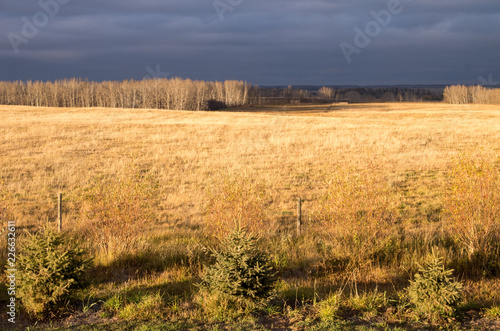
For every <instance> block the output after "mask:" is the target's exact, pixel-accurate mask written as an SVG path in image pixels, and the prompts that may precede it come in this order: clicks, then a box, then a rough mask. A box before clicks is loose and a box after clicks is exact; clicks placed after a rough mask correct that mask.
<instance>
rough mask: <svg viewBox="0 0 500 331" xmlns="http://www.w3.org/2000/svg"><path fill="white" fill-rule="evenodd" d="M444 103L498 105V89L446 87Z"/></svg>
mask: <svg viewBox="0 0 500 331" xmlns="http://www.w3.org/2000/svg"><path fill="white" fill-rule="evenodd" d="M443 97H444V101H445V102H448V103H452V104H467V103H480V104H496V105H498V104H500V89H498V88H487V87H483V86H479V85H477V86H464V85H453V86H447V87H446V88H445V89H444V92H443Z"/></svg>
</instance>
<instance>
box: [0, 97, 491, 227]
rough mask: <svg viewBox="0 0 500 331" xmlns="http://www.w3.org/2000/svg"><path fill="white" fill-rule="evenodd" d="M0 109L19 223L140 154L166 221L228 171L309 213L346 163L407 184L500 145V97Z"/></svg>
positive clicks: (8, 182) (0, 144)
mask: <svg viewBox="0 0 500 331" xmlns="http://www.w3.org/2000/svg"><path fill="white" fill-rule="evenodd" d="M0 114H1V118H2V121H1V122H0V133H1V134H0V155H1V159H0V178H1V180H2V181H3V185H5V187H6V188H7V190H8V191H9V192H11V193H12V194H13V195H14V196H15V199H17V200H19V201H23V200H28V201H25V202H22V205H23V209H20V210H19V211H20V212H21V211H23V212H24V213H25V216H24V217H21V215H18V217H19V218H20V219H19V218H18V219H19V221H21V222H29V221H30V222H31V221H33V220H34V218H35V219H36V218H37V217H38V219H39V220H41V221H45V219H44V218H46V216H45V215H46V212H47V211H50V210H54V211H55V207H54V202H55V199H56V195H57V193H58V192H62V193H64V194H65V195H68V194H69V195H71V192H73V191H74V190H75V189H76V188H79V187H81V186H83V185H85V184H86V183H87V182H88V181H89V179H91V178H92V177H95V176H96V175H98V174H103V173H104V174H113V173H115V172H119V171H120V169H122V168H123V167H124V165H126V164H127V163H128V162H130V161H131V160H134V161H135V162H136V163H137V164H139V165H140V167H143V168H144V169H150V170H154V171H157V173H158V174H159V179H160V184H161V192H162V194H163V197H162V204H163V206H162V209H163V212H162V215H163V218H164V219H163V220H164V221H165V220H167V218H168V219H171V220H182V221H191V222H198V221H200V220H201V219H202V217H203V216H202V209H201V205H202V199H203V190H204V188H205V187H206V186H207V185H208V184H209V183H210V182H211V181H213V180H214V178H216V176H218V174H220V173H221V172H227V173H229V174H232V173H240V174H242V173H243V174H245V176H250V177H252V178H255V179H256V180H258V181H260V182H262V183H264V185H265V187H266V189H267V190H268V191H269V193H270V195H271V197H272V202H271V203H270V210H273V211H275V212H286V211H290V212H291V211H294V208H295V198H296V197H302V198H303V199H304V200H305V205H304V212H305V213H307V212H308V211H310V210H312V209H314V203H315V200H316V199H317V198H318V195H320V194H322V193H323V190H324V188H325V176H328V175H329V173H330V172H331V171H332V169H334V167H335V166H338V165H340V166H346V165H347V166H351V167H364V166H366V165H367V164H368V163H371V165H372V166H374V167H375V168H377V169H378V170H379V171H380V173H381V174H383V175H384V176H387V177H388V178H390V180H393V181H395V182H397V181H398V177H399V176H401V175H402V174H405V173H407V172H426V171H427V172H428V171H432V172H440V171H445V170H446V169H447V167H448V166H449V164H450V161H451V160H452V158H453V157H455V156H457V154H459V153H461V152H464V151H469V150H471V151H477V150H478V149H481V150H482V151H483V152H484V153H486V154H492V155H498V153H499V151H500V109H499V107H498V106H478V105H448V104H442V103H381V104H352V105H342V106H335V105H320V106H297V107H262V108H249V109H237V110H236V111H234V112H179V111H165V110H142V109H141V110H136V109H125V110H122V109H79V108H78V109H68V108H33V107H25V106H1V107H0ZM66 199H68V200H70V198H67V197H66ZM19 203H21V202H19ZM68 213H69V215H68V216H67V217H69V219H68V222H71V220H70V219H71V210H69V211H68ZM50 215H51V216H52V215H53V212H52V214H50Z"/></svg>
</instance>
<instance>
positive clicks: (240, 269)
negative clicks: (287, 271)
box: [201, 230, 276, 301]
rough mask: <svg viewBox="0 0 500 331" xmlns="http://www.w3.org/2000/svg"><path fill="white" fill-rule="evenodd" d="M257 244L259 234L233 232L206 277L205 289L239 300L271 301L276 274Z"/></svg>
mask: <svg viewBox="0 0 500 331" xmlns="http://www.w3.org/2000/svg"><path fill="white" fill-rule="evenodd" d="M256 243H257V237H256V236H255V235H251V234H247V233H246V232H245V231H243V230H236V231H234V232H232V233H231V234H230V235H229V236H228V237H227V238H226V239H225V240H224V241H223V243H222V244H223V245H222V249H221V250H220V251H218V252H217V251H216V252H214V257H215V264H214V265H212V266H210V267H209V268H208V269H207V270H206V272H205V274H204V275H203V276H202V283H201V287H202V288H203V289H206V290H208V291H209V292H211V293H217V294H223V295H227V296H228V297H229V298H232V299H236V300H238V299H249V300H251V301H259V300H263V299H267V298H269V296H270V295H271V292H272V290H273V288H274V284H275V281H276V277H275V272H274V270H273V268H272V266H271V264H270V261H269V259H268V258H267V256H266V255H265V254H264V253H262V252H260V251H258V249H257V248H256Z"/></svg>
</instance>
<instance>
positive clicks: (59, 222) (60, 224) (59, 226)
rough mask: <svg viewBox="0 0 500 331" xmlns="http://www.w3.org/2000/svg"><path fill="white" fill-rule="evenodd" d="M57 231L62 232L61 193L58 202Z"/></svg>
mask: <svg viewBox="0 0 500 331" xmlns="http://www.w3.org/2000/svg"><path fill="white" fill-rule="evenodd" d="M57 229H58V230H59V232H61V231H62V193H59V199H58V201H57Z"/></svg>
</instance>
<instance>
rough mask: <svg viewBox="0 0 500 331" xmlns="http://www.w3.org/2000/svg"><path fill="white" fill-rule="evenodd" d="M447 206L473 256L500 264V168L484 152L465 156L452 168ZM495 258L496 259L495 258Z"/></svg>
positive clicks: (458, 234) (470, 254) (470, 255)
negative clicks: (499, 256)
mask: <svg viewBox="0 0 500 331" xmlns="http://www.w3.org/2000/svg"><path fill="white" fill-rule="evenodd" d="M450 177H451V178H450V188H449V192H448V194H447V195H446V197H445V200H444V207H445V210H446V212H447V215H448V219H449V222H450V223H451V224H450V225H451V226H452V227H453V231H454V233H455V234H456V238H457V240H458V242H459V243H460V245H461V247H462V248H463V249H464V251H465V252H466V253H467V255H468V257H469V259H474V260H477V261H482V262H488V261H490V262H493V263H498V262H499V260H500V259H499V258H498V248H499V244H498V243H499V242H500V167H499V165H498V163H496V164H495V162H493V161H491V160H488V159H487V158H486V156H484V155H470V154H469V155H461V156H460V157H459V158H458V159H457V160H456V161H455V164H454V166H453V169H452V171H451V176H450ZM492 259H494V260H495V261H491V260H492Z"/></svg>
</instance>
